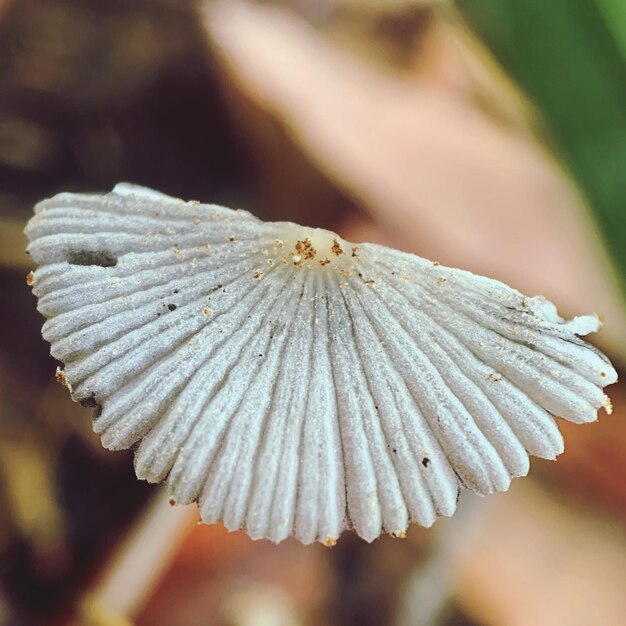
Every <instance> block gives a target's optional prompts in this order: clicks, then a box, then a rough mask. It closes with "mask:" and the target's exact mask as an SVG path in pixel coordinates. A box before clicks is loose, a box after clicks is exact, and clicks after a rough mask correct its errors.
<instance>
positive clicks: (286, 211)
mask: <svg viewBox="0 0 626 626" xmlns="http://www.w3.org/2000/svg"><path fill="white" fill-rule="evenodd" d="M119 181H130V182H135V183H139V184H143V185H147V186H151V187H155V188H157V189H159V190H161V191H163V192H166V193H168V194H171V195H174V196H180V197H183V198H186V199H191V198H197V199H199V200H202V201H206V202H215V203H222V204H225V205H227V206H231V207H240V208H245V209H248V210H251V211H252V212H254V213H255V214H256V215H258V216H260V217H262V218H264V219H281V220H284V219H288V220H293V221H297V222H300V223H303V224H307V225H311V226H323V227H327V228H331V229H334V230H336V231H338V232H339V233H340V234H341V235H342V236H343V237H345V238H347V239H349V240H352V241H375V242H380V243H385V244H388V245H392V246H394V247H397V248H401V249H404V250H409V251H412V252H415V253H417V254H419V255H421V256H425V257H428V258H431V259H436V260H438V261H440V262H441V263H444V264H449V265H453V266H457V267H462V268H464V269H469V270H472V271H475V272H479V273H482V274H486V275H488V276H492V277H495V278H499V279H502V280H504V281H506V282H507V283H509V284H511V285H512V286H514V287H516V288H518V289H520V290H521V291H523V292H525V293H527V294H529V295H535V294H542V295H545V296H547V297H548V298H550V299H551V300H553V301H554V302H555V303H556V304H557V305H558V307H559V310H560V312H561V313H562V314H563V315H567V316H571V315H576V314H582V313H590V312H597V313H598V314H600V315H601V316H602V318H603V320H604V322H605V327H604V329H603V331H602V333H600V335H598V336H597V337H593V338H592V341H593V342H595V343H596V344H597V345H598V346H599V347H601V348H602V349H603V350H605V351H606V352H607V353H608V354H609V356H610V357H611V358H612V359H613V360H614V362H615V363H616V364H617V367H618V369H623V365H624V363H625V357H626V332H625V330H626V316H625V309H624V299H623V296H624V292H623V285H624V277H625V276H626V213H625V210H624V204H625V203H626V4H625V3H624V2H623V0H550V2H545V0H525V1H524V2H519V1H517V0H456V2H452V1H448V0H387V1H385V2H378V1H377V0H275V1H273V2H270V1H264V2H260V1H259V2H254V1H252V0H220V1H206V2H202V1H201V0H196V1H192V0H107V2H101V1H98V0H0V280H1V283H0V624H2V625H4V624H7V625H17V626H22V625H30V624H33V625H39V624H41V625H56V624H59V625H65V624H72V625H73V624H76V625H93V626H98V625H111V626H114V625H119V626H123V625H127V624H138V625H140V626H152V625H154V626H166V625H167V626H196V625H205V624H206V625H210V626H213V625H215V626H266V625H267V626H299V625H302V626H307V625H316V626H317V625H321V626H344V625H345V626H352V625H354V626H357V625H358V626H361V625H363V626H369V625H372V626H373V625H376V626H380V625H387V624H389V625H398V626H409V625H417V626H419V625H425V626H431V625H432V626H471V625H473V626H480V625H492V624H493V625H504V626H509V625H513V626H518V625H519V626H528V625H533V626H543V625H546V626H548V625H549V626H552V625H565V626H569V625H578V624H580V625H584V626H589V625H595V626H597V625H606V626H619V625H622V624H626V594H624V589H626V532H625V530H626V478H625V477H626V425H625V422H624V419H623V418H624V415H625V413H626V389H625V388H624V387H623V384H622V385H620V384H618V385H615V386H613V387H612V388H610V389H609V394H610V395H611V397H612V399H613V404H614V408H615V410H614V412H613V414H612V415H611V416H607V415H605V414H604V413H602V415H600V421H599V422H598V423H595V424H592V425H587V426H572V425H570V424H566V423H564V422H561V426H562V432H563V434H564V436H565V440H566V452H565V454H564V455H563V456H562V457H561V458H560V459H559V460H558V462H557V463H550V462H546V461H539V460H537V459H535V460H533V462H532V470H531V474H530V477H528V478H526V479H523V480H520V481H516V482H515V483H514V484H513V487H512V488H511V490H510V492H508V493H506V494H499V495H496V496H492V497H489V498H486V499H479V498H475V497H471V496H467V497H463V498H462V500H461V502H460V510H459V512H458V513H457V515H456V517H454V518H452V519H449V520H442V521H439V522H438V523H437V524H436V525H435V527H434V528H433V529H431V530H424V529H421V528H418V527H412V528H411V529H410V532H409V533H408V537H407V538H406V539H404V540H398V539H391V538H389V537H383V538H381V539H379V540H377V541H375V542H374V543H372V544H370V545H368V544H366V543H364V542H363V541H361V540H358V539H356V538H355V537H354V536H352V535H350V534H347V535H344V536H343V537H342V538H341V540H340V541H339V542H338V544H337V545H336V546H335V547H334V548H332V549H327V548H324V547H322V546H319V545H315V546H309V547H303V546H301V545H299V544H298V543H297V542H295V541H293V540H288V541H286V542H284V543H283V544H281V545H279V546H273V545H271V544H269V543H267V542H253V541H251V540H250V539H248V538H247V537H246V536H245V535H243V534H241V533H227V532H226V531H225V530H224V529H223V528H222V527H220V526H198V525H197V524H196V521H197V513H196V510H195V507H193V506H192V507H185V508H181V507H176V508H170V507H169V506H168V505H167V503H166V498H165V497H164V494H163V491H162V490H161V489H159V488H156V487H153V486H148V485H146V484H144V483H140V482H138V481H137V480H136V478H135V476H134V472H133V468H132V453H130V452H129V453H125V454H124V453H111V452H108V451H105V450H103V449H102V448H101V446H100V443H99V440H98V438H97V437H96V436H95V435H94V434H93V433H92V432H91V419H90V417H91V416H90V411H89V410H88V409H84V408H81V407H80V406H77V405H74V404H73V403H72V402H71V401H70V399H69V396H68V394H67V393H66V390H64V389H63V388H61V386H59V385H57V384H56V383H55V381H54V370H55V367H56V364H55V362H54V361H53V359H52V358H51V357H50V356H49V355H48V345H47V344H46V343H44V341H43V340H42V339H41V336H40V328H41V324H42V322H43V319H42V318H41V317H40V316H39V314H38V313H37V312H36V309H35V299H34V297H33V296H32V295H31V293H30V289H29V288H28V287H27V285H26V282H25V275H26V273H27V272H28V271H29V269H30V265H29V260H28V257H27V256H26V255H25V253H24V248H25V245H26V242H25V238H24V236H23V234H22V229H23V227H24V225H25V223H26V221H27V220H28V218H29V216H30V215H31V212H32V206H33V204H34V203H35V202H36V201H37V200H39V199H41V198H43V197H47V196H50V195H52V194H54V193H56V192H58V191H61V190H89V191H96V190H98V191H104V190H109V189H111V187H112V186H113V185H114V184H115V183H117V182H119Z"/></svg>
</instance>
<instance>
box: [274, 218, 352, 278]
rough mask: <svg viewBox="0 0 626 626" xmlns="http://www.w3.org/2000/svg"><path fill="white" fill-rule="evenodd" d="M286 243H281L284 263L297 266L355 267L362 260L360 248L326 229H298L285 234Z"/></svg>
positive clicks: (280, 248) (278, 242)
mask: <svg viewBox="0 0 626 626" xmlns="http://www.w3.org/2000/svg"><path fill="white" fill-rule="evenodd" d="M285 234H286V238H285V239H284V240H278V241H277V247H278V250H277V251H278V252H280V253H281V256H282V257H283V259H282V261H283V263H289V264H292V265H293V266H294V267H306V268H321V267H327V268H328V269H331V268H333V267H334V268H335V269H340V270H347V269H348V268H353V267H354V263H355V261H358V260H359V246H355V245H352V244H350V243H348V242H347V241H345V240H344V239H342V238H341V237H339V236H338V235H336V234H335V233H333V232H331V231H329V230H324V229H323V228H301V227H299V228H294V229H293V230H290V232H288V233H285Z"/></svg>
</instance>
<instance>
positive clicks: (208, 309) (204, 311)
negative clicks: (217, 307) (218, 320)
mask: <svg viewBox="0 0 626 626" xmlns="http://www.w3.org/2000/svg"><path fill="white" fill-rule="evenodd" d="M202 312H203V313H204V314H205V315H207V316H208V315H211V314H212V313H213V309H212V308H211V307H210V306H205V307H204V308H203V309H202Z"/></svg>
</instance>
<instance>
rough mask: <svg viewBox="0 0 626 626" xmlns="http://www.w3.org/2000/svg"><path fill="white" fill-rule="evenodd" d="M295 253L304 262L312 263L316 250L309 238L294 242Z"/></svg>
mask: <svg viewBox="0 0 626 626" xmlns="http://www.w3.org/2000/svg"><path fill="white" fill-rule="evenodd" d="M296 252H297V253H298V254H299V255H300V256H302V257H303V258H304V260H305V261H312V260H313V259H314V258H315V256H316V255H317V250H316V249H315V247H314V246H313V243H312V242H311V239H310V238H309V237H306V238H305V239H301V240H299V241H297V242H296Z"/></svg>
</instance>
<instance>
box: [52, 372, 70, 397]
mask: <svg viewBox="0 0 626 626" xmlns="http://www.w3.org/2000/svg"><path fill="white" fill-rule="evenodd" d="M54 378H55V379H56V381H57V383H59V385H63V387H67V389H69V390H70V391H72V386H71V385H70V383H69V381H68V380H67V376H66V375H65V372H64V371H63V370H62V369H61V368H60V367H57V369H56V372H54Z"/></svg>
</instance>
